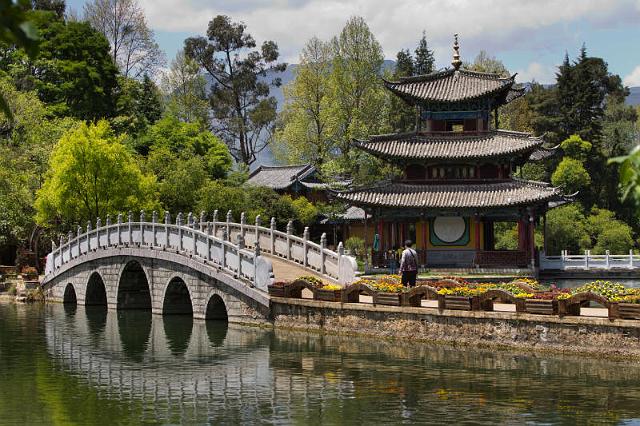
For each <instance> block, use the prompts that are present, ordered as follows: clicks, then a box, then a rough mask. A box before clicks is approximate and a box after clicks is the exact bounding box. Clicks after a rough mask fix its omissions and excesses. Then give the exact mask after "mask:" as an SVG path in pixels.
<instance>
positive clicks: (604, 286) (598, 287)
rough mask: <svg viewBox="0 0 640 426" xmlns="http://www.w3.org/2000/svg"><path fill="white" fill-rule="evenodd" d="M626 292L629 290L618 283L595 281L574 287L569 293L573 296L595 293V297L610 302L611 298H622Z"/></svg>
mask: <svg viewBox="0 0 640 426" xmlns="http://www.w3.org/2000/svg"><path fill="white" fill-rule="evenodd" d="M628 290H629V289H628V288H626V287H625V286H624V285H622V284H620V283H614V282H611V281H602V280H597V281H593V282H590V283H587V284H584V285H581V286H580V287H576V288H574V289H572V291H571V292H572V293H573V294H576V293H584V292H588V291H590V292H591V293H595V294H597V295H600V296H602V297H606V298H607V299H609V300H611V299H613V298H616V297H621V296H623V295H624V294H626V293H628Z"/></svg>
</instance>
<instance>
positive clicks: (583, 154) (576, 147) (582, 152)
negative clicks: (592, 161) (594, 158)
mask: <svg viewBox="0 0 640 426" xmlns="http://www.w3.org/2000/svg"><path fill="white" fill-rule="evenodd" d="M591 147H592V145H591V142H587V141H585V140H582V138H581V137H580V136H578V135H571V136H570V137H569V138H567V139H565V140H564V141H562V143H561V144H560V148H562V151H563V152H564V156H565V158H566V157H568V158H573V159H574V160H578V161H580V162H581V163H584V162H585V161H587V158H588V155H589V152H590V151H591Z"/></svg>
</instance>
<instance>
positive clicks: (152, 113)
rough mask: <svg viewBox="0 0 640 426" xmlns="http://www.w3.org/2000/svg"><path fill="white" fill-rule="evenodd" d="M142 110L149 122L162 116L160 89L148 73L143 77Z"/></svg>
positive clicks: (151, 122) (153, 121)
mask: <svg viewBox="0 0 640 426" xmlns="http://www.w3.org/2000/svg"><path fill="white" fill-rule="evenodd" d="M140 107H141V112H142V115H143V116H144V118H145V119H146V120H147V122H148V123H149V124H153V123H155V122H156V121H158V120H159V119H160V117H161V116H162V110H163V105H162V98H161V95H160V89H158V86H156V84H155V83H154V82H153V80H151V78H150V77H149V75H148V74H145V75H144V76H143V77H142V98H141V99H140Z"/></svg>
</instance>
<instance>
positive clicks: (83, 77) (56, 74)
mask: <svg viewBox="0 0 640 426" xmlns="http://www.w3.org/2000/svg"><path fill="white" fill-rule="evenodd" d="M28 16H29V18H30V19H31V21H32V22H33V24H34V26H35V27H36V28H37V29H38V32H39V34H40V37H41V42H40V55H39V57H38V58H37V59H36V60H33V61H31V60H29V59H28V58H27V57H26V55H25V53H24V51H22V50H21V49H17V48H16V47H15V46H12V45H5V46H3V47H2V50H3V55H2V58H3V60H2V61H0V69H1V70H3V71H5V72H6V73H7V74H9V75H10V76H11V77H12V78H13V80H14V82H15V84H16V86H17V87H18V88H19V89H20V90H33V89H36V90H37V91H38V97H39V98H40V99H41V100H42V101H43V102H45V103H46V104H47V107H48V108H49V109H50V111H51V112H52V113H53V114H55V115H58V116H67V115H71V116H73V117H77V118H80V119H84V120H95V119H98V118H103V117H109V116H111V115H113V112H114V106H115V105H114V92H115V88H116V84H117V82H116V75H117V72H118V70H117V68H116V67H115V65H114V64H113V62H112V61H111V57H110V55H109V43H108V42H107V41H106V40H105V38H104V37H103V36H102V35H101V34H100V33H98V32H97V31H95V30H93V29H92V28H91V27H90V26H89V25H88V24H86V23H81V22H68V23H65V22H64V21H61V20H59V19H57V17H56V15H55V13H54V12H48V11H42V10H36V11H31V12H29V15H28Z"/></svg>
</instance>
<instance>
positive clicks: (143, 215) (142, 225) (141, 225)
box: [140, 210, 147, 246]
mask: <svg viewBox="0 0 640 426" xmlns="http://www.w3.org/2000/svg"><path fill="white" fill-rule="evenodd" d="M146 221H147V217H146V214H145V212H144V210H140V245H141V246H143V245H144V223H145V222H146Z"/></svg>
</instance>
